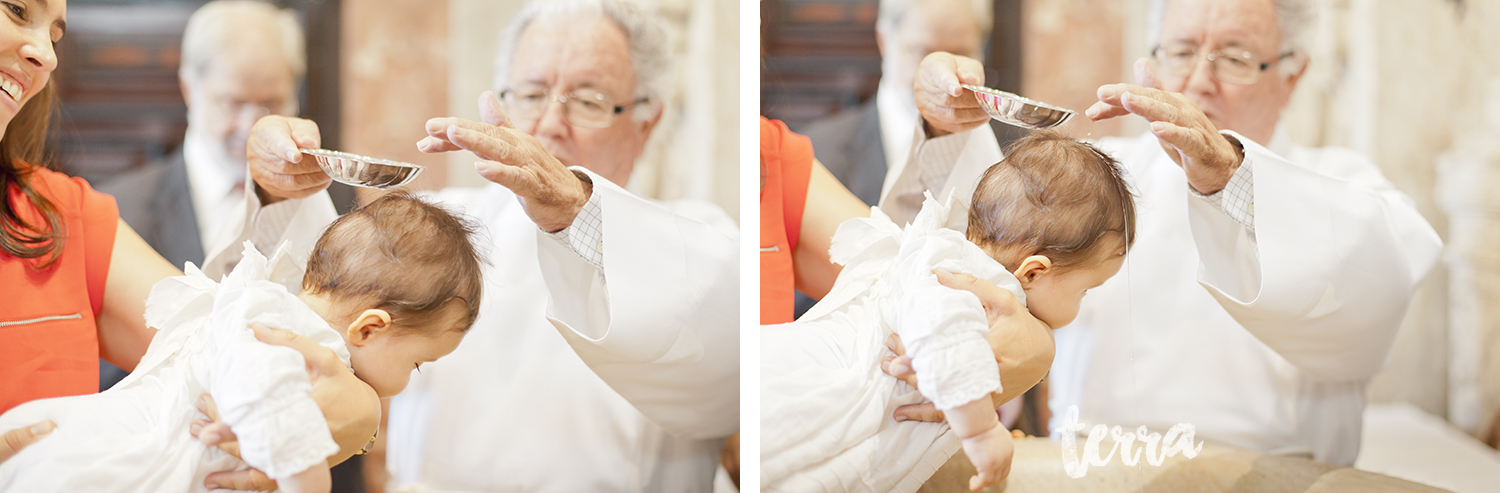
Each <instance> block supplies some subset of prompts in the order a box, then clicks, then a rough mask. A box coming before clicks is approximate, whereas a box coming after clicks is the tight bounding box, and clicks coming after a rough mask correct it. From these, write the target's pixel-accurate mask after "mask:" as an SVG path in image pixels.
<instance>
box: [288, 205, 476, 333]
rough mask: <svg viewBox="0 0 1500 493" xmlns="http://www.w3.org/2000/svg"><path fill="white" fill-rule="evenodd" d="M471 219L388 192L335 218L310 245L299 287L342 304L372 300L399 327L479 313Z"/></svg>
mask: <svg viewBox="0 0 1500 493" xmlns="http://www.w3.org/2000/svg"><path fill="white" fill-rule="evenodd" d="M475 230H476V227H475V225H474V222H473V221H472V220H471V219H468V218H466V217H464V216H460V215H457V214H454V213H452V212H449V211H447V210H446V209H443V208H442V207H438V206H436V205H433V204H430V203H428V202H426V201H424V200H422V199H420V198H417V197H415V196H412V195H410V194H406V193H391V194H388V195H385V196H384V197H381V198H379V199H376V200H375V201H373V202H370V203H369V204H366V205H365V206H364V207H360V208H359V209H356V210H354V211H353V212H350V213H348V214H345V215H344V216H343V217H340V218H338V220H336V221H334V222H333V224H331V225H329V226H328V229H326V230H324V231H323V235H322V236H321V237H319V238H318V242H317V245H316V246H314V247H313V252H312V256H311V257H310V258H309V259H308V261H307V274H305V275H304V276H303V277H302V289H303V290H304V291H309V292H311V293H313V294H328V295H330V296H331V297H332V298H333V300H334V301H335V302H336V303H338V304H340V305H343V306H357V307H359V308H358V309H356V310H355V311H354V313H350V314H349V315H350V316H354V315H358V313H359V311H362V310H364V309H366V308H372V307H373V308H379V309H382V310H385V311H386V312H388V313H390V314H391V323H392V324H393V325H395V326H398V327H406V328H421V329H424V330H430V331H431V332H433V333H435V332H438V331H440V330H443V329H444V328H445V327H443V326H444V325H446V324H445V322H447V321H449V320H452V319H453V318H454V315H450V313H452V310H448V309H446V308H445V307H447V306H449V305H450V304H452V303H460V305H455V306H458V307H460V308H462V310H460V311H459V312H457V314H458V315H462V316H461V317H459V320H458V321H457V322H456V324H457V326H453V325H447V327H446V328H453V329H458V330H463V331H467V330H468V329H469V327H470V326H472V325H474V319H475V318H476V317H478V316H479V300H480V289H481V287H482V286H483V285H484V281H483V277H482V276H483V272H482V268H481V264H483V263H484V260H483V259H481V258H480V255H479V252H478V249H477V248H476V247H475V246H474V238H475Z"/></svg>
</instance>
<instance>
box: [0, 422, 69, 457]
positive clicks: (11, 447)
mask: <svg viewBox="0 0 1500 493" xmlns="http://www.w3.org/2000/svg"><path fill="white" fill-rule="evenodd" d="M55 429H57V424H56V423H53V422H51V421H43V422H40V423H37V424H34V425H31V426H27V427H24V428H16V429H14V430H10V431H7V432H5V436H4V437H3V439H0V462H5V461H7V460H10V458H11V456H13V455H16V453H18V452H20V451H21V449H23V448H26V446H27V445H31V444H33V443H36V441H37V440H41V439H42V437H45V436H47V435H48V434H51V433H52V430H55Z"/></svg>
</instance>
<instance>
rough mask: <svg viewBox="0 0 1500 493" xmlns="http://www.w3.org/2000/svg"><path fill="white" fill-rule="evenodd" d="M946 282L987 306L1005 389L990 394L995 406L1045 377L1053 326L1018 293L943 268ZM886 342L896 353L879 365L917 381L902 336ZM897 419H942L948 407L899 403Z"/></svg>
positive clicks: (940, 273)
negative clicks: (1018, 297)
mask: <svg viewBox="0 0 1500 493" xmlns="http://www.w3.org/2000/svg"><path fill="white" fill-rule="evenodd" d="M935 274H937V278H938V282H939V283H942V285H944V286H947V287H950V288H953V289H961V290H964V291H968V292H971V293H974V295H975V296H978V297H979V301H980V303H981V304H982V305H983V306H984V313H985V316H986V318H987V319H988V320H989V323H990V333H989V334H988V335H987V336H985V338H986V339H987V340H988V341H989V343H990V350H991V351H993V352H994V353H995V362H996V363H997V364H998V365H999V367H1000V381H1001V382H1003V383H1004V386H1003V387H1004V390H1002V391H1000V392H999V393H997V394H993V395H991V396H990V397H991V399H992V400H993V403H994V407H1000V405H1001V404H1004V403H1006V402H1008V401H1010V400H1011V399H1015V398H1016V397H1020V396H1021V394H1023V393H1025V392H1026V391H1027V390H1028V389H1030V388H1031V387H1033V386H1035V385H1036V383H1037V382H1040V381H1042V377H1043V376H1045V375H1046V374H1047V370H1049V369H1050V368H1051V367H1052V356H1053V352H1054V350H1055V346H1054V345H1053V340H1052V329H1051V328H1050V327H1048V326H1047V324H1045V323H1042V321H1041V320H1037V319H1036V317H1033V316H1032V315H1031V312H1029V311H1027V310H1026V307H1025V306H1024V305H1022V304H1021V302H1020V301H1019V300H1017V299H1016V296H1015V294H1013V293H1011V292H1010V291H1007V290H1005V289H1002V288H1000V287H999V286H996V285H994V284H993V283H991V282H989V281H986V280H983V279H979V278H977V277H974V276H971V275H968V274H954V273H950V272H947V271H944V270H941V269H939V270H937V271H935ZM886 346H887V347H889V348H890V349H891V351H892V352H894V353H896V356H895V357H887V358H886V359H885V361H883V362H882V363H881V365H880V368H881V370H882V371H884V372H885V373H886V374H888V375H890V376H893V377H896V378H899V379H902V380H903V381H905V382H906V383H908V384H910V385H911V386H912V387H916V386H917V375H916V373H915V372H914V371H912V369H911V359H910V358H906V357H905V356H904V355H905V354H906V348H905V347H903V346H902V345H901V338H900V337H899V336H895V335H892V336H891V339H889V340H888V341H887V342H886ZM895 418H896V420H897V421H907V420H912V421H926V422H932V423H936V422H941V421H943V420H944V416H943V412H942V411H940V410H938V409H937V407H935V406H933V405H932V403H925V404H911V405H906V406H901V407H899V408H896V412H895Z"/></svg>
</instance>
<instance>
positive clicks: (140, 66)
mask: <svg viewBox="0 0 1500 493" xmlns="http://www.w3.org/2000/svg"><path fill="white" fill-rule="evenodd" d="M204 3H207V2H206V1H199V0H73V1H71V2H69V5H68V7H69V8H68V35H67V36H66V37H64V38H63V41H62V42H61V44H60V45H59V46H58V53H59V57H60V58H61V60H62V62H61V64H60V68H59V69H58V71H57V83H58V85H59V89H60V95H61V97H62V101H63V104H62V109H61V118H59V119H58V120H57V121H56V122H55V125H54V131H53V132H52V138H53V140H54V144H55V145H54V146H53V148H54V149H59V150H60V152H59V155H58V158H59V161H60V162H61V163H62V164H63V166H64V167H65V169H67V170H69V171H70V172H72V173H75V174H79V175H82V176H87V177H90V178H95V179H100V180H103V179H108V178H109V177H111V176H113V175H116V174H118V173H120V172H123V171H126V170H130V169H133V168H136V167H140V166H144V165H146V164H149V163H153V162H159V161H161V160H162V159H163V158H165V157H166V156H168V155H170V154H171V153H172V152H173V151H174V150H176V149H177V147H178V146H180V145H181V143H182V137H183V132H184V131H185V129H186V127H187V117H186V115H187V113H186V112H187V110H186V107H185V106H184V105H183V102H182V93H181V91H180V90H179V88H178V84H177V67H178V61H179V59H180V53H179V52H180V46H181V39H182V31H183V28H184V26H185V25H186V23H187V19H188V16H189V15H191V14H192V13H193V11H194V10H196V9H197V8H198V7H200V6H202V5H203V4H204ZM271 3H274V4H277V5H280V6H283V7H289V8H291V9H293V10H295V11H297V12H298V14H299V15H300V17H301V19H302V21H303V26H304V28H305V29H306V34H307V49H308V75H307V82H306V84H305V85H304V87H303V88H302V91H301V103H302V104H301V108H302V114H301V116H302V117H304V118H309V119H311V120H313V121H316V122H317V123H318V125H319V127H320V130H321V132H322V137H323V146H324V147H325V148H331V149H338V150H343V151H347V152H353V153H357V154H365V155H371V156H379V157H385V158H391V159H399V160H403V161H408V162H414V163H418V164H423V165H427V166H429V169H428V171H426V172H425V173H423V175H422V176H421V177H420V178H418V180H417V181H416V182H415V183H414V184H413V185H412V186H413V187H414V188H420V189H432V188H440V187H443V186H449V185H460V186H479V185H481V184H483V181H482V179H481V178H479V176H478V175H477V174H475V173H474V172H473V162H474V159H475V158H474V157H473V155H472V154H469V153H451V154H449V155H437V156H429V155H423V154H421V153H420V152H417V150H416V145H415V144H416V142H417V140H419V139H421V138H422V137H423V136H424V135H425V132H424V131H423V124H424V123H425V122H426V120H427V119H429V118H432V117H438V116H460V117H465V118H471V119H476V120H477V119H478V107H477V104H476V101H477V100H478V96H479V93H480V92H482V91H484V90H488V89H493V88H494V86H493V73H494V59H495V56H494V55H495V49H496V46H495V45H496V44H497V43H498V41H499V34H500V31H501V30H502V29H503V28H504V26H505V25H506V23H507V22H508V21H509V20H510V17H511V16H512V15H513V14H514V13H515V12H516V11H517V10H519V9H520V7H521V5H523V3H524V2H522V1H519V0H281V1H274V2H271ZM637 3H639V4H642V5H643V6H645V7H646V8H647V9H649V10H651V11H654V12H656V13H658V14H660V15H661V16H662V17H663V18H664V19H665V20H666V21H667V24H668V26H669V31H670V33H669V35H670V36H671V39H672V46H673V47H674V49H675V51H676V53H677V55H678V63H677V65H676V66H675V68H674V70H675V71H676V83H677V85H676V89H675V90H674V91H673V92H672V93H671V95H670V96H669V99H670V100H669V101H668V103H667V110H666V113H665V114H664V115H663V118H662V121H661V122H660V124H658V126H657V128H656V130H655V131H654V132H653V135H652V140H651V142H650V144H649V145H648V147H649V148H648V151H647V153H646V155H645V156H644V157H642V159H641V161H640V163H639V164H638V165H637V167H636V171H635V175H634V178H633V179H632V180H631V188H632V189H633V191H635V192H637V193H639V194H642V195H644V196H647V197H653V198H658V199H679V198H696V199H703V200H708V201H711V202H713V203H715V204H717V205H719V206H720V207H722V208H724V210H725V211H726V212H728V213H729V214H730V215H731V217H735V218H738V216H739V214H738V213H739V180H738V174H737V173H738V165H739V161H738V156H739V154H738V140H737V139H738V131H739V123H740V122H739V120H738V119H737V118H735V115H734V113H735V108H736V106H735V105H736V104H738V94H739V87H738V84H739V79H738V67H737V65H736V63H737V60H738V58H737V53H738V52H737V51H736V50H737V49H738V48H737V47H738V44H739V21H738V12H737V10H736V7H735V6H734V4H733V3H730V2H719V1H713V0H641V1H639V2H637Z"/></svg>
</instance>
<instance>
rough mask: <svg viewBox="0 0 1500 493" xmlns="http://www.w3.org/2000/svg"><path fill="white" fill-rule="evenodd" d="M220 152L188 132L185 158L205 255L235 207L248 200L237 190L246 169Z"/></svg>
mask: <svg viewBox="0 0 1500 493" xmlns="http://www.w3.org/2000/svg"><path fill="white" fill-rule="evenodd" d="M216 149H218V147H217V146H215V145H214V144H213V143H211V142H208V141H207V139H206V138H205V137H203V136H201V135H200V134H199V133H197V132H194V131H193V129H192V128H191V127H189V128H188V131H187V136H186V138H185V139H183V143H182V158H183V161H184V162H185V163H186V164H187V174H188V187H189V189H190V190H191V191H192V196H193V213H194V214H193V215H194V216H196V219H197V222H198V237H199V238H198V239H199V241H201V242H202V244H203V246H204V251H207V248H208V245H209V243H210V241H212V240H213V239H214V238H215V235H217V234H218V232H219V228H220V227H222V226H223V225H224V224H225V223H226V222H227V220H228V219H229V217H230V216H231V215H232V214H233V209H234V207H235V205H236V204H239V203H240V201H242V200H244V198H245V192H244V190H243V189H239V190H236V189H235V186H236V185H239V184H241V183H242V182H243V180H244V177H245V174H244V167H243V165H238V164H233V163H231V162H229V161H230V160H229V159H228V156H225V155H224V153H223V152H222V151H220V152H215V150H216ZM236 170H239V172H236Z"/></svg>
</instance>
